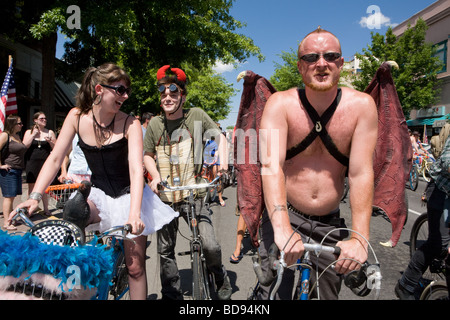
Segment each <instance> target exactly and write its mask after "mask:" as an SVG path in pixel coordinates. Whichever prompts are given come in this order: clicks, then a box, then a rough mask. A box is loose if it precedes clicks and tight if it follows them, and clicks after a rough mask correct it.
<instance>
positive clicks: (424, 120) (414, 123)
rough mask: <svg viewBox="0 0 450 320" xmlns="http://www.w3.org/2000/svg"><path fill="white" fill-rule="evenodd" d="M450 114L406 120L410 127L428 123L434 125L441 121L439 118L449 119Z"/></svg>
mask: <svg viewBox="0 0 450 320" xmlns="http://www.w3.org/2000/svg"><path fill="white" fill-rule="evenodd" d="M449 115H450V114H447V115H445V116H442V117H435V118H419V119H414V120H408V121H406V125H407V126H408V127H417V126H423V125H424V124H426V125H427V126H432V125H433V123H434V122H435V121H439V120H446V119H448V116H449Z"/></svg>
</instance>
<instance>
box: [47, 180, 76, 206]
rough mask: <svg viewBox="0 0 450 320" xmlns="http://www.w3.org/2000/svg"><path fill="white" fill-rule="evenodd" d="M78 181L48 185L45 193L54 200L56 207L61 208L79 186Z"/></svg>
mask: <svg viewBox="0 0 450 320" xmlns="http://www.w3.org/2000/svg"><path fill="white" fill-rule="evenodd" d="M80 185H81V184H80V183H70V184H58V185H52V186H49V187H48V188H47V189H46V190H45V193H47V194H48V195H49V196H50V197H52V198H53V199H55V200H56V208H57V209H62V208H64V205H65V204H66V202H67V200H69V198H70V195H71V194H72V193H74V192H75V191H76V190H78V188H79V187H80Z"/></svg>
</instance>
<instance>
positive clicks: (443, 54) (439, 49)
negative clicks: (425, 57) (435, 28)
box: [434, 40, 447, 73]
mask: <svg viewBox="0 0 450 320" xmlns="http://www.w3.org/2000/svg"><path fill="white" fill-rule="evenodd" d="M435 49H436V53H435V54H434V56H435V57H438V58H439V61H441V62H442V63H443V66H442V69H441V70H440V71H438V73H442V72H446V71H447V40H446V41H442V42H439V43H438V44H436V45H435Z"/></svg>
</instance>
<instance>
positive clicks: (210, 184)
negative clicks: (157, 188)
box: [160, 175, 221, 192]
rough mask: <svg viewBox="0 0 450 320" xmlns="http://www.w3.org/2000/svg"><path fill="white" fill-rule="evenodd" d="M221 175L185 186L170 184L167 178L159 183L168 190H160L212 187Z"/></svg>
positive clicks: (171, 190) (170, 190)
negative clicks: (208, 180)
mask: <svg viewBox="0 0 450 320" xmlns="http://www.w3.org/2000/svg"><path fill="white" fill-rule="evenodd" d="M220 177H221V175H217V176H216V177H215V178H214V180H213V181H211V182H209V183H200V184H192V185H186V186H170V185H169V184H168V182H167V180H164V181H161V182H160V185H161V186H163V187H164V188H167V189H168V190H161V191H162V192H173V191H182V190H195V189H204V188H209V187H213V186H214V185H215V183H216V182H217V181H218V180H219V179H220Z"/></svg>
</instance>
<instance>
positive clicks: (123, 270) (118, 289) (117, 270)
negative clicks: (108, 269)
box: [108, 250, 130, 300]
mask: <svg viewBox="0 0 450 320" xmlns="http://www.w3.org/2000/svg"><path fill="white" fill-rule="evenodd" d="M112 283H113V284H112V285H111V286H110V287H109V292H108V300H130V288H129V285H128V268H127V266H126V263H125V254H124V253H123V251H122V250H120V252H119V254H118V255H117V258H116V261H115V263H114V277H113V279H112Z"/></svg>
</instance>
